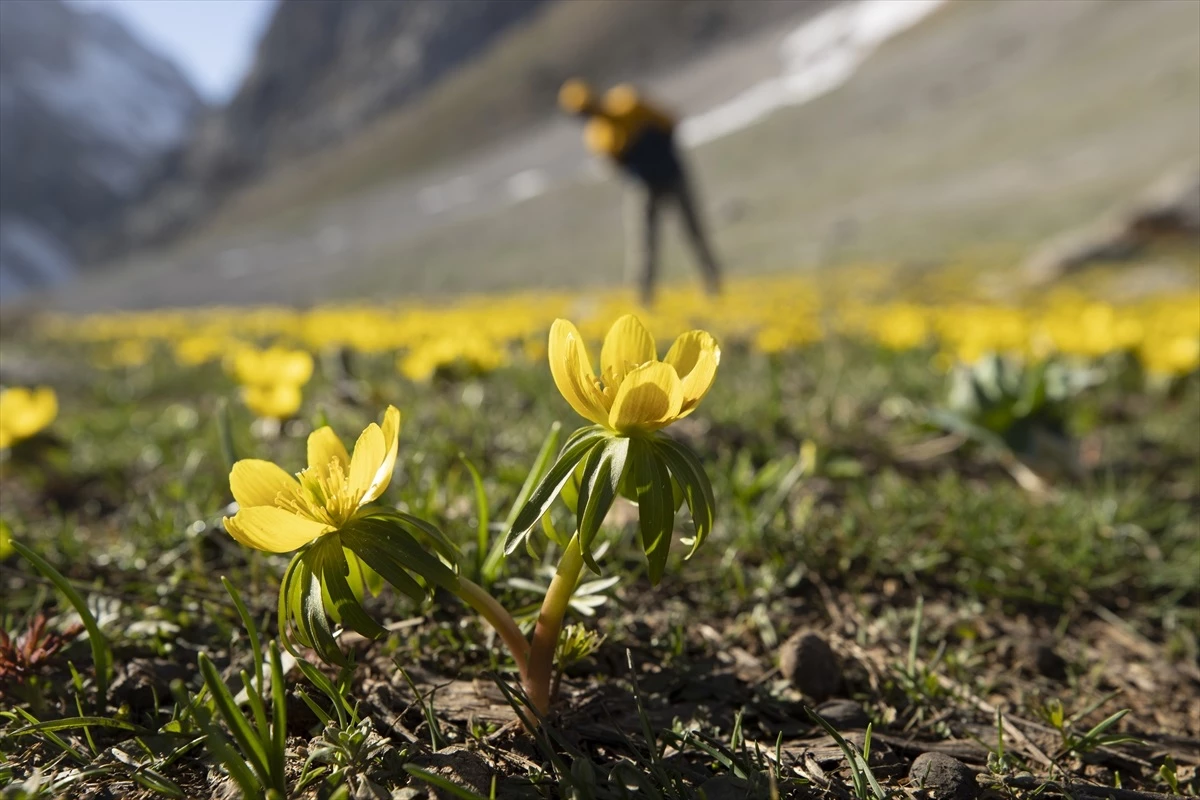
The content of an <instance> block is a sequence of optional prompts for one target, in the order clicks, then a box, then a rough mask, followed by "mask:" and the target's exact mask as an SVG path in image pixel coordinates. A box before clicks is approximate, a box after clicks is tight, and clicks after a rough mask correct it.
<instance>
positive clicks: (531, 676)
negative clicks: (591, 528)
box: [525, 533, 583, 714]
mask: <svg viewBox="0 0 1200 800" xmlns="http://www.w3.org/2000/svg"><path fill="white" fill-rule="evenodd" d="M582 569H583V554H582V552H581V551H580V549H579V534H578V533H577V534H575V535H574V536H572V537H571V541H570V542H568V543H567V549H566V550H565V551H563V554H562V558H561V559H560V560H559V562H558V570H557V571H556V572H555V573H554V580H552V581H551V582H550V588H549V589H548V590H547V591H546V597H545V599H544V600H542V610H541V612H540V613H539V614H538V620H537V627H536V628H534V630H533V644H532V646H531V647H530V648H529V673H528V674H527V675H526V676H525V693H526V694H528V695H529V700H530V702H532V703H533V707H534V710H535V711H537V712H538V713H539V714H545V713H546V712H547V711H549V710H550V677H551V673H552V672H553V671H554V653H555V651H556V650H557V649H558V637H559V634H560V633H561V632H562V623H563V617H564V616H566V613H567V604H568V603H570V602H571V595H572V594H574V593H575V584H576V583H577V582H578V581H579V573H580V571H581V570H582Z"/></svg>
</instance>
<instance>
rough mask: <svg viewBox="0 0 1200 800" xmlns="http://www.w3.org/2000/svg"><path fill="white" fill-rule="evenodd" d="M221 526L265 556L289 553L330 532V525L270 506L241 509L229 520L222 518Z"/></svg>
mask: <svg viewBox="0 0 1200 800" xmlns="http://www.w3.org/2000/svg"><path fill="white" fill-rule="evenodd" d="M224 523H225V530H227V531H229V535H230V536H232V537H233V538H234V539H237V540H238V541H239V542H241V543H242V544H244V545H246V546H247V547H253V548H254V549H256V550H266V551H267V552H268V553H287V552H290V551H292V550H295V549H296V548H298V547H302V546H304V545H306V544H308V543H309V542H311V541H312V540H313V539H316V538H317V537H318V536H321V535H322V534H326V533H329V532H330V531H332V530H333V526H331V525H326V524H324V523H322V522H317V521H315V520H311V519H307V518H306V517H299V516H296V515H295V514H293V513H291V512H290V511H284V510H283V509H282V508H275V507H273V506H252V507H250V508H243V509H241V510H239V511H238V513H237V514H234V515H233V516H232V517H225V519H224Z"/></svg>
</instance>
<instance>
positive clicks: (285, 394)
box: [242, 383, 303, 420]
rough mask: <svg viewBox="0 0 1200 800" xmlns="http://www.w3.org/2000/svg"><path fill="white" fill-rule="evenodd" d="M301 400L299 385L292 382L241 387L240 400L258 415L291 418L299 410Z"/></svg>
mask: <svg viewBox="0 0 1200 800" xmlns="http://www.w3.org/2000/svg"><path fill="white" fill-rule="evenodd" d="M301 400H303V396H302V395H301V394H300V387H299V386H297V385H295V384H292V383H276V384H272V385H267V386H246V387H244V388H243V389H242V401H243V402H244V403H245V404H246V408H248V409H250V410H251V411H253V412H254V414H255V416H258V417H267V418H270V419H279V420H285V419H291V418H292V417H293V416H295V414H296V412H297V411H299V410H300V402H301Z"/></svg>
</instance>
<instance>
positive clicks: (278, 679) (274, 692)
mask: <svg viewBox="0 0 1200 800" xmlns="http://www.w3.org/2000/svg"><path fill="white" fill-rule="evenodd" d="M268 658H269V660H270V662H271V775H272V781H273V782H274V783H275V785H276V786H281V785H284V784H285V783H286V780H287V778H286V774H285V770H286V767H287V763H286V762H287V686H286V685H285V683H284V675H283V659H282V658H280V655H279V645H278V644H277V643H276V642H274V641H272V642H271V645H270V652H269V654H268Z"/></svg>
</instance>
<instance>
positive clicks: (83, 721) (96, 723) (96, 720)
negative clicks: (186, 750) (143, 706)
mask: <svg viewBox="0 0 1200 800" xmlns="http://www.w3.org/2000/svg"><path fill="white" fill-rule="evenodd" d="M72 728H113V729H115V730H119V731H128V732H129V733H132V734H135V735H137V736H149V735H150V734H152V733H153V731H151V730H149V729H147V728H143V727H142V726H141V725H134V724H133V723H132V722H125V721H123V720H119V719H112V718H111V717H67V718H65V719H52V720H47V721H45V722H36V723H34V724H32V725H25V726H24V727H21V728H17V729H16V730H15V731H13V732H12V733H9V734H7V735H8V736H24V735H26V734H30V733H46V732H48V731H65V730H71V729H72Z"/></svg>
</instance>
